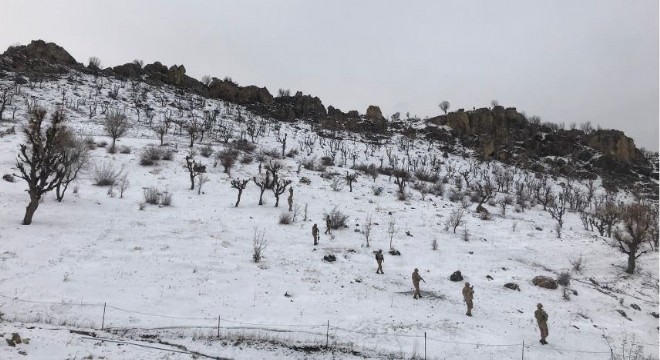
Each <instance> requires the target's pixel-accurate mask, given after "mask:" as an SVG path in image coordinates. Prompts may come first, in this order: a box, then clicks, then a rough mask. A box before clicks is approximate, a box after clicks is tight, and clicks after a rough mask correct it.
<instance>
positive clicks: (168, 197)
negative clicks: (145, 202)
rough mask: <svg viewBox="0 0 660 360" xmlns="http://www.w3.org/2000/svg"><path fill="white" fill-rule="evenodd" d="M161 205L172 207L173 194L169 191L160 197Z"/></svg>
mask: <svg viewBox="0 0 660 360" xmlns="http://www.w3.org/2000/svg"><path fill="white" fill-rule="evenodd" d="M160 204H161V205H163V206H171V205H172V194H171V193H168V192H167V191H166V192H164V193H163V196H161V197H160Z"/></svg>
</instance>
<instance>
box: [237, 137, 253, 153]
mask: <svg viewBox="0 0 660 360" xmlns="http://www.w3.org/2000/svg"><path fill="white" fill-rule="evenodd" d="M231 145H232V147H233V148H234V149H236V150H241V151H244V152H246V153H252V152H253V151H254V149H256V148H257V145H255V144H253V143H251V142H249V141H247V140H246V139H241V140H236V141H234V142H232V143H231Z"/></svg>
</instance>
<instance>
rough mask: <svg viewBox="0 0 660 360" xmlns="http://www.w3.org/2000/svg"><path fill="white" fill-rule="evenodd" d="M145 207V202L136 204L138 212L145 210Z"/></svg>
mask: <svg viewBox="0 0 660 360" xmlns="http://www.w3.org/2000/svg"><path fill="white" fill-rule="evenodd" d="M146 207H147V203H145V202H141V203H140V204H138V208H139V209H140V210H144V208H146Z"/></svg>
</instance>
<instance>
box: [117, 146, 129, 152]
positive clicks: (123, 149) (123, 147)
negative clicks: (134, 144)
mask: <svg viewBox="0 0 660 360" xmlns="http://www.w3.org/2000/svg"><path fill="white" fill-rule="evenodd" d="M119 152H120V153H122V154H130V153H131V148H130V147H129V146H126V145H122V146H121V147H120V148H119Z"/></svg>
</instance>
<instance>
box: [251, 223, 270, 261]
mask: <svg viewBox="0 0 660 360" xmlns="http://www.w3.org/2000/svg"><path fill="white" fill-rule="evenodd" d="M267 244H268V240H267V239H266V230H265V229H257V228H256V227H255V228H254V235H253V237H252V249H253V250H254V252H253V253H252V260H254V262H259V261H261V258H262V257H263V252H264V251H265V250H266V245H267Z"/></svg>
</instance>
